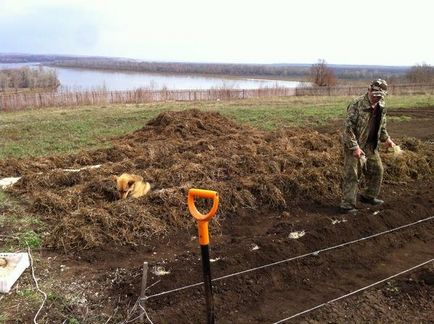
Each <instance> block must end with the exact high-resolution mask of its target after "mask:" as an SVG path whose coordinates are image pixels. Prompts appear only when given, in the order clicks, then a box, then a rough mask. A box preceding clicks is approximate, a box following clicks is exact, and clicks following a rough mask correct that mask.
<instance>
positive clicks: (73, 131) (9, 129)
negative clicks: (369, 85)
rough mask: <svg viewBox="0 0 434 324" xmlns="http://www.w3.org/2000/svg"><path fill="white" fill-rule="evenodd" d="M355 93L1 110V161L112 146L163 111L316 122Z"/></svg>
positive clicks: (405, 101)
mask: <svg viewBox="0 0 434 324" xmlns="http://www.w3.org/2000/svg"><path fill="white" fill-rule="evenodd" d="M351 99H352V97H281V98H254V99H246V100H236V101H235V100H234V101H219V102H216V101H213V102H168V103H150V104H134V105H132V104H131V105H110V106H103V107H100V106H98V107H96V106H86V107H78V108H50V109H39V110H26V111H20V112H9V113H4V112H3V113H0V130H1V131H2V137H1V138H0V159H4V158H7V157H26V156H44V155H53V154H67V153H73V152H77V151H79V150H82V149H91V148H103V147H108V146H110V145H111V144H110V141H109V140H110V139H112V138H114V137H117V136H121V135H124V134H127V133H130V132H132V131H134V130H136V129H138V128H141V127H143V126H144V125H145V124H146V122H147V121H148V120H149V119H151V118H153V117H155V116H157V115H158V114H159V113H161V112H162V111H167V110H185V109H192V108H198V109H201V110H205V111H218V112H221V113H222V114H223V115H225V116H227V117H230V118H231V119H233V120H236V121H238V122H241V123H247V124H250V125H252V126H254V127H258V128H262V129H266V130H272V129H276V128H278V127H282V126H315V125H321V124H324V123H327V122H328V121H331V120H334V119H339V118H343V117H344V115H345V108H346V106H347V105H348V103H349V101H351ZM387 104H388V107H389V108H405V107H411V108H417V107H427V106H434V96H432V95H415V96H390V97H388V98H387Z"/></svg>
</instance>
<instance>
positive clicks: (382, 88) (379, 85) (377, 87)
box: [369, 79, 387, 97]
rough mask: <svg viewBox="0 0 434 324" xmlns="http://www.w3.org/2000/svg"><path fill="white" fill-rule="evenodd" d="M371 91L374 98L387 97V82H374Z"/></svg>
mask: <svg viewBox="0 0 434 324" xmlns="http://www.w3.org/2000/svg"><path fill="white" fill-rule="evenodd" d="M369 89H370V90H371V94H372V95H373V96H374V97H385V96H386V95H387V82H386V81H385V80H382V79H377V80H374V81H372V83H371V85H370V86H369Z"/></svg>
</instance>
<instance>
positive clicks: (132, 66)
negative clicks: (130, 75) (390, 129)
mask: <svg viewBox="0 0 434 324" xmlns="http://www.w3.org/2000/svg"><path fill="white" fill-rule="evenodd" d="M51 64H52V65H54V66H62V67H75V68H86V69H104V70H124V71H134V72H151V73H152V72H153V73H180V74H195V73H198V74H220V75H239V76H268V77H280V78H291V77H297V78H305V79H308V78H309V76H310V74H311V65H309V64H216V63H177V62H172V63H171V62H144V61H134V60H119V59H111V58H75V59H67V60H58V61H56V62H54V63H51ZM328 68H329V69H330V70H331V71H333V73H334V75H335V76H336V77H337V78H339V79H346V80H360V79H364V80H367V79H375V78H379V77H383V78H386V79H387V78H390V77H392V76H400V77H402V76H403V75H404V74H405V72H406V70H407V69H408V68H405V67H381V66H379V67H364V66H339V65H332V66H328Z"/></svg>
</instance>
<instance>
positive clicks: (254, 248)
mask: <svg viewBox="0 0 434 324" xmlns="http://www.w3.org/2000/svg"><path fill="white" fill-rule="evenodd" d="M256 250H259V246H258V245H257V244H255V243H253V244H252V245H251V246H250V251H256Z"/></svg>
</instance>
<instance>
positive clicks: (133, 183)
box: [113, 173, 151, 199]
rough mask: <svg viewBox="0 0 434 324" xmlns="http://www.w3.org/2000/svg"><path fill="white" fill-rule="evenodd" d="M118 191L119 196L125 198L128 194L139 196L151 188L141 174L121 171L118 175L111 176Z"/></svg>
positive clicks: (134, 196)
mask: <svg viewBox="0 0 434 324" xmlns="http://www.w3.org/2000/svg"><path fill="white" fill-rule="evenodd" d="M113 178H114V179H115V180H116V185H117V188H118V192H119V197H120V198H121V199H125V198H127V197H128V195H130V196H132V197H133V198H139V197H142V196H144V195H146V194H147V193H148V192H149V190H151V185H150V184H149V182H144V181H143V178H142V177H141V176H138V175H135V174H129V173H123V174H121V175H120V176H119V177H118V176H113Z"/></svg>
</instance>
